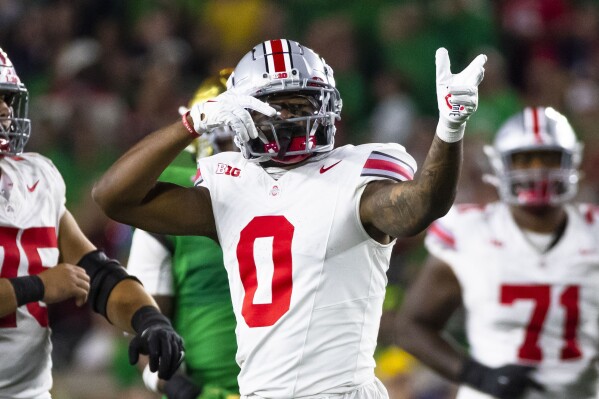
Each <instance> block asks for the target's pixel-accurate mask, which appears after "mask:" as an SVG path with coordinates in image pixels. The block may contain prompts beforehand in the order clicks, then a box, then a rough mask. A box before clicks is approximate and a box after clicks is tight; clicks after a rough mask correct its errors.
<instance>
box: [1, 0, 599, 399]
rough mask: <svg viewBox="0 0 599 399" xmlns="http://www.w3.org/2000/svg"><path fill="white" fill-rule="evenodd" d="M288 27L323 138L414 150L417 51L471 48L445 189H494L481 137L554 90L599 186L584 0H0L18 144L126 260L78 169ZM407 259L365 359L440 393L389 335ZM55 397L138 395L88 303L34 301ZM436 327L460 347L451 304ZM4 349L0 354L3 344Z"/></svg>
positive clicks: (596, 27) (88, 170)
mask: <svg viewBox="0 0 599 399" xmlns="http://www.w3.org/2000/svg"><path fill="white" fill-rule="evenodd" d="M281 37H282V38H287V39H293V40H297V41H300V42H301V43H302V44H305V45H307V46H308V47H311V48H312V49H314V50H315V51H316V52H318V53H319V54H320V55H322V56H323V57H324V58H325V59H326V60H327V62H328V63H329V64H330V65H331V66H332V67H333V69H334V71H335V77H336V80H337V87H338V89H339V91H340V92H341V96H342V98H343V102H344V107H343V111H342V120H341V121H340V123H339V128H338V133H337V136H336V140H337V141H336V143H337V145H343V144H360V143H365V142H399V143H401V144H403V145H404V146H405V147H406V148H407V150H408V151H409V152H410V153H411V154H412V155H413V156H414V157H415V158H416V159H417V161H418V162H419V164H422V161H423V159H424V156H425V154H426V152H427V150H428V146H429V145H430V142H431V140H432V138H433V134H434V130H435V126H436V122H437V106H436V96H435V64H434V55H435V51H436V49H437V48H438V47H441V46H443V47H446V48H447V49H448V50H449V54H450V58H451V61H452V64H453V65H452V70H453V71H454V72H457V71H460V70H461V69H462V68H464V67H465V66H466V65H467V64H468V62H469V61H470V60H471V59H473V58H474V57H475V56H476V55H477V54H479V53H485V54H487V56H488V62H487V64H486V74H485V79H484V81H483V83H482V85H481V87H480V105H479V109H478V111H477V112H476V114H475V115H474V116H473V117H472V118H471V120H470V121H469V122H468V126H467V129H466V138H465V143H466V152H465V165H464V169H463V172H462V176H461V181H460V189H459V194H458V201H459V202H487V201H492V200H494V199H495V198H496V195H495V191H494V189H493V188H492V187H490V186H487V185H485V184H483V183H482V179H481V176H482V175H483V174H484V173H487V172H488V171H489V168H488V165H487V161H486V159H485V156H484V155H483V152H482V146H483V145H484V144H486V143H489V142H490V140H492V137H493V134H494V132H495V131H496V129H497V128H498V126H500V125H501V123H502V122H504V121H505V120H506V119H507V117H509V116H510V115H512V114H514V113H516V112H518V111H519V110H521V108H522V107H523V106H525V105H526V106H535V105H539V106H540V105H542V106H553V107H555V108H556V109H557V110H559V111H561V112H562V113H564V114H566V115H567V116H568V117H569V119H570V122H571V123H572V125H573V126H574V128H575V130H576V132H577V134H578V136H579V137H580V139H581V140H583V141H584V143H585V151H584V162H583V172H584V178H583V183H582V187H581V191H580V195H579V199H580V200H583V201H596V200H597V197H598V195H599V173H594V171H595V170H596V169H597V167H599V136H598V135H597V132H596V130H597V128H598V127H599V2H598V1H597V0H570V1H568V0H501V1H493V0H412V1H410V0H394V1H392V0H361V1H358V0H279V1H269V0H125V1H123V0H0V47H2V48H3V49H4V50H5V51H6V52H7V53H8V55H9V57H10V58H11V59H12V61H13V63H14V64H15V67H16V68H17V72H18V74H19V75H20V77H21V80H22V81H24V83H25V84H26V85H27V87H28V89H29V93H30V98H31V104H30V117H31V119H32V123H33V127H32V138H31V140H30V143H29V145H28V147H27V150H29V151H37V152H41V153H43V154H45V155H46V156H48V157H49V158H51V159H52V160H53V161H54V163H55V164H56V166H57V167H58V169H59V170H60V171H61V173H62V175H63V177H64V179H65V181H66V184H67V201H68V202H67V206H68V207H69V208H70V210H71V211H72V212H73V214H74V215H75V217H76V218H77V220H78V221H79V223H80V225H81V227H82V229H83V230H84V232H85V233H86V234H87V235H88V236H89V237H90V238H91V239H92V240H93V242H94V243H95V244H96V245H98V246H99V247H101V248H104V249H105V250H106V252H107V253H108V254H109V255H111V256H113V257H116V258H118V259H119V260H121V261H122V262H123V263H124V264H125V263H126V261H127V254H128V249H129V244H130V237H131V230H130V228H129V227H128V226H123V225H120V224H117V223H115V222H111V221H110V220H108V219H106V218H105V217H104V216H103V215H102V213H101V212H100V211H99V209H98V208H97V207H96V206H95V204H94V203H93V202H92V200H91V197H90V189H91V186H92V184H93V182H94V180H95V179H96V178H97V177H98V176H99V175H100V174H101V173H102V172H103V171H104V170H105V169H106V168H107V167H108V166H109V165H110V164H111V163H112V162H113V161H114V160H115V159H116V158H117V157H118V156H119V155H120V154H121V153H123V152H124V151H125V150H126V149H128V148H129V147H130V146H131V145H132V144H133V143H135V142H136V141H138V140H139V139H140V138H142V137H144V136H145V135H146V134H148V133H150V132H152V131H153V130H155V129H157V128H160V127H162V126H164V125H167V124H170V123H172V122H174V121H175V120H176V119H177V118H178V113H177V109H178V107H179V106H180V105H185V104H187V102H188V99H189V98H190V97H191V95H192V93H193V92H194V91H195V89H196V87H197V85H198V84H199V83H200V82H201V81H202V80H203V79H204V78H205V77H207V76H209V75H210V74H213V73H215V72H217V71H218V70H219V69H221V68H223V67H232V66H234V65H235V64H236V63H237V61H238V60H239V59H240V58H241V57H242V56H243V55H244V54H245V53H246V52H247V51H249V50H250V49H251V48H252V47H253V46H254V45H255V44H257V43H259V42H261V41H263V40H267V39H275V38H281ZM423 257H424V250H423V247H422V236H419V237H415V238H413V239H409V240H400V241H398V243H397V245H396V247H395V251H394V256H393V259H392V266H391V268H390V271H389V280H390V281H389V291H388V298H387V302H386V305H385V313H384V316H383V319H382V323H381V334H380V338H379V350H378V353H377V360H378V367H377V373H378V375H379V377H380V378H381V379H382V380H383V381H384V382H385V384H386V386H387V388H388V389H389V391H390V394H391V397H392V398H395V399H449V398H452V397H453V392H454V387H453V386H452V385H451V384H449V383H447V382H444V381H443V380H441V379H439V378H437V377H435V376H434V375H433V374H432V373H431V372H430V371H428V370H426V369H425V368H423V367H422V366H420V365H419V364H418V362H417V361H415V360H414V359H413V358H411V357H410V356H408V355H407V354H405V353H404V352H403V351H401V350H400V349H399V348H397V347H396V346H395V344H396V343H395V342H394V339H393V321H394V315H395V310H396V309H397V306H398V305H399V304H400V303H401V298H402V293H403V291H404V289H405V287H406V286H407V285H408V284H409V283H410V281H411V280H412V278H413V277H414V275H415V274H416V273H417V272H418V270H419V267H420V265H421V261H422V259H423ZM50 317H51V321H52V325H53V330H54V334H53V341H54V365H55V368H54V376H55V389H54V393H53V394H54V397H55V399H100V398H102V399H110V398H119V399H133V398H138V399H143V398H155V397H156V396H153V395H151V394H148V393H147V392H146V391H145V390H144V389H143V386H142V384H141V380H140V378H139V377H138V374H137V372H136V370H135V369H134V368H133V367H130V366H129V365H128V364H127V361H126V346H127V343H126V340H125V338H123V337H122V336H121V335H120V334H118V333H117V332H116V331H115V330H114V329H113V327H111V326H110V325H109V324H108V323H106V322H105V320H103V319H99V318H96V317H95V316H93V315H92V314H91V312H90V311H89V309H87V308H84V309H79V308H77V307H75V306H74V304H72V303H64V304H61V305H58V306H54V307H52V308H51V316H50ZM449 333H451V334H453V335H454V337H456V339H457V340H458V341H460V342H462V343H463V344H464V345H467V343H466V342H465V340H464V338H463V332H462V323H461V320H460V317H459V316H458V317H455V320H454V321H453V322H452V323H451V328H450V331H449ZM3 361H4V360H3Z"/></svg>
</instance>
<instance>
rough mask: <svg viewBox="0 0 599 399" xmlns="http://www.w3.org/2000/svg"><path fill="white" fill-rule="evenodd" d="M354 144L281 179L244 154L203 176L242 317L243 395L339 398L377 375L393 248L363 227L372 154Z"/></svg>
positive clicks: (238, 330)
mask: <svg viewBox="0 0 599 399" xmlns="http://www.w3.org/2000/svg"><path fill="white" fill-rule="evenodd" d="M353 148H355V147H349V148H348V147H342V148H340V149H337V150H334V151H332V152H331V153H329V154H328V156H325V157H319V158H318V159H316V160H314V161H312V162H309V163H307V164H305V165H303V166H302V167H299V168H296V169H293V170H291V171H288V172H286V173H285V174H284V175H283V176H282V177H281V178H280V179H278V180H274V179H273V178H272V177H271V176H270V175H268V174H267V173H266V172H265V171H264V170H263V169H262V168H261V167H259V166H258V165H255V164H252V163H249V162H246V161H243V160H242V158H241V157H239V158H237V160H238V161H236V160H235V159H234V158H232V159H231V162H230V164H227V162H218V163H220V165H221V166H218V165H217V166H215V167H213V168H212V170H211V171H210V172H208V173H210V176H206V175H205V173H206V172H205V171H204V170H202V174H203V176H204V177H205V178H206V179H218V180H217V181H215V182H213V184H211V185H210V189H211V198H212V202H213V208H214V214H215V219H216V221H217V229H218V235H219V239H220V242H221V245H222V247H223V252H224V253H225V264H226V266H227V269H228V273H229V281H230V285H231V291H232V295H233V307H234V309H235V310H236V314H237V321H238V327H237V336H238V345H239V350H238V361H239V362H240V363H241V365H242V373H241V375H240V387H241V390H242V394H250V393H257V394H260V395H264V396H269V395H270V396H275V397H290V395H291V396H294V395H296V396H305V395H309V394H311V392H322V391H323V390H325V389H327V388H331V386H335V387H336V388H338V389H339V392H343V391H344V389H346V387H345V386H344V384H348V385H351V384H353V383H355V381H359V380H361V379H365V380H367V379H368V378H371V377H372V375H371V371H372V366H373V364H371V363H372V352H373V351H374V347H375V345H376V334H377V331H378V322H379V317H380V312H381V309H380V305H381V303H382V299H383V297H384V290H385V285H386V276H385V271H386V268H387V265H388V259H389V256H390V250H391V246H390V245H387V246H383V245H380V244H378V243H375V242H373V241H372V240H371V239H370V238H369V237H368V235H367V234H366V232H365V231H364V230H363V228H362V226H361V223H360V220H359V216H358V208H357V207H358V198H359V192H358V190H357V186H356V185H357V183H356V182H357V177H358V176H359V175H360V171H361V170H362V168H363V166H364V161H365V158H366V157H367V156H368V154H366V155H364V156H352V149H353ZM227 171H229V173H227ZM219 172H221V173H219ZM248 361H249V362H251V363H247V362H248ZM323 364H326V365H327V367H326V368H323V367H322V365H323ZM327 373H332V374H334V375H328V374H327ZM360 373H364V375H360ZM331 384H333V385H331ZM334 384H337V385H334ZM264 387H272V390H271V391H260V389H263V388H264ZM244 389H245V392H244Z"/></svg>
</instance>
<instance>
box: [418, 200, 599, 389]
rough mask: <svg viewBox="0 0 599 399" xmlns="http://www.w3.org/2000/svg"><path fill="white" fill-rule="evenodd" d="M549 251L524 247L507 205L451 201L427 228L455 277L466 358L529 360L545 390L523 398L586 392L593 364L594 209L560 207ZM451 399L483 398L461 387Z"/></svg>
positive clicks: (493, 362)
mask: <svg viewBox="0 0 599 399" xmlns="http://www.w3.org/2000/svg"><path fill="white" fill-rule="evenodd" d="M565 209H566V212H567V215H568V222H567V225H566V227H565V231H564V232H563V235H562V236H561V238H560V239H559V241H558V242H557V243H556V244H555V245H554V246H553V247H552V248H550V249H549V250H548V251H546V252H541V251H539V250H538V249H536V247H535V246H534V245H532V244H531V243H530V242H529V241H528V240H527V238H526V237H525V236H524V233H523V232H522V231H521V230H520V228H519V227H518V226H517V225H516V224H515V222H514V220H513V218H512V215H511V212H510V210H509V208H508V206H507V205H505V204H503V203H499V202H497V203H493V204H490V205H487V206H486V207H477V206H470V205H462V206H455V207H453V208H452V210H451V211H450V212H449V213H448V215H447V216H446V217H444V218H442V219H439V220H438V221H436V222H435V223H434V224H433V225H432V226H431V227H430V229H429V231H428V234H427V237H426V240H425V242H426V246H427V248H428V250H429V252H430V253H431V254H432V255H434V256H436V257H438V258H440V259H441V260H443V261H445V262H446V263H447V264H448V265H449V266H450V267H451V268H452V270H453V271H454V273H455V275H456V276H457V278H458V280H459V282H460V285H461V288H462V298H463V302H464V306H465V308H466V314H467V319H466V330H467V335H468V340H469V343H470V350H471V354H472V356H473V357H474V358H475V359H476V360H478V361H479V362H481V363H483V364H485V365H487V366H491V367H498V366H502V365H506V364H508V363H511V364H515V363H519V364H524V365H532V366H535V367H536V368H537V369H536V370H535V371H534V372H533V373H532V377H533V378H534V379H535V380H536V381H538V382H539V383H541V384H543V385H544V386H545V388H546V390H547V392H544V393H542V394H539V393H537V392H536V391H533V390H530V392H529V393H527V395H526V396H525V398H526V399H532V398H550V399H552V398H555V399H557V398H561V399H563V398H576V399H587V398H595V397H596V396H595V395H596V389H597V367H598V365H599V363H598V362H599V212H597V208H595V207H593V206H590V205H567V206H566V207H565ZM458 398H459V399H466V398H468V399H475V398H479V399H480V398H490V397H489V396H488V395H483V394H480V393H478V392H476V391H474V390H472V389H470V388H467V387H464V388H462V389H460V393H459V395H458Z"/></svg>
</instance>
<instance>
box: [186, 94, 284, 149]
mask: <svg viewBox="0 0 599 399" xmlns="http://www.w3.org/2000/svg"><path fill="white" fill-rule="evenodd" d="M247 109H250V110H254V111H258V112H260V113H263V114H264V115H266V116H274V115H275V114H276V113H277V111H276V110H275V109H274V108H273V107H271V106H270V105H268V104H266V103H265V102H262V101H260V100H258V99H257V98H255V97H252V96H245V95H240V94H236V93H233V92H231V91H226V92H224V93H222V94H220V95H218V96H217V97H214V98H213V99H210V100H207V101H204V102H201V103H198V104H195V105H194V106H192V107H191V109H190V110H189V116H191V119H192V120H193V128H194V130H195V131H196V132H197V133H198V134H203V133H210V131H212V130H214V129H217V128H220V127H223V126H229V127H230V128H231V129H232V130H233V132H234V133H235V135H236V136H237V137H238V139H239V140H240V141H242V142H244V143H245V142H248V141H249V140H250V139H255V138H257V137H258V131H257V130H256V127H255V126H254V121H253V120H252V117H251V116H250V113H249V112H248V111H247Z"/></svg>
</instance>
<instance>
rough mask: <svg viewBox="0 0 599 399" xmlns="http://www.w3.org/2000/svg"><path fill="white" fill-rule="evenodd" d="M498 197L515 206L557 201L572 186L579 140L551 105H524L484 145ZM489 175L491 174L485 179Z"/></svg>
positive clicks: (568, 193) (575, 182) (570, 192)
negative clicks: (491, 141)
mask: <svg viewBox="0 0 599 399" xmlns="http://www.w3.org/2000/svg"><path fill="white" fill-rule="evenodd" d="M485 153H486V154H487V156H488V157H489V160H490V162H491V166H492V168H493V170H494V172H495V176H494V178H493V179H492V183H493V184H494V185H495V186H496V187H497V190H498V193H499V196H500V198H501V200H502V201H504V202H506V203H508V204H511V205H518V206H528V207H545V206H559V205H561V204H564V203H565V202H567V201H569V200H571V199H572V198H574V196H575V195H576V193H577V190H578V181H579V172H578V168H579V166H580V162H581V153H582V144H581V143H579V142H578V141H577V140H576V136H575V134H574V130H573V129H572V127H571V126H570V124H569V123H568V121H567V119H566V118H565V117H564V116H563V115H561V114H560V113H558V112H557V111H555V110H554V109H553V108H542V107H539V108H526V109H525V110H524V111H523V112H522V113H519V114H517V115H515V116H513V117H512V118H510V119H509V120H508V121H507V122H506V123H504V125H503V126H502V127H501V128H500V129H499V132H498V133H497V136H496V138H495V142H494V144H493V146H486V147H485ZM488 180H491V179H488Z"/></svg>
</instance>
